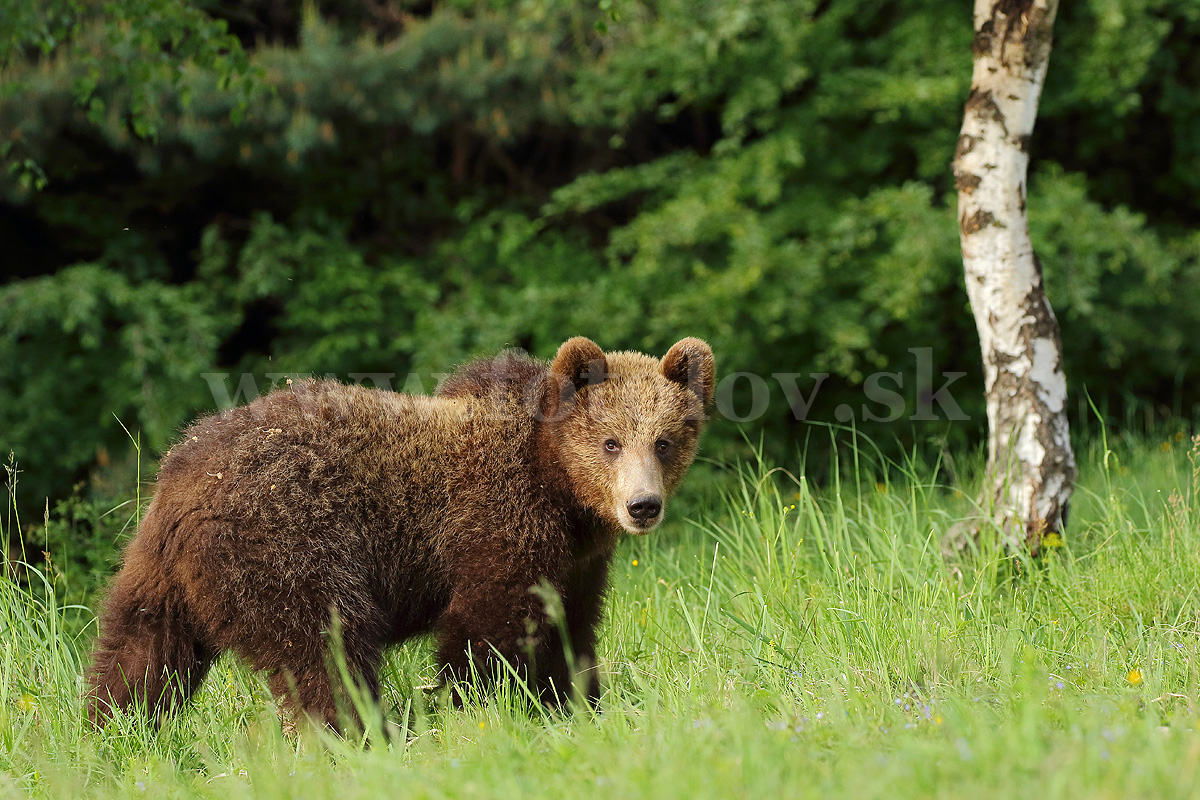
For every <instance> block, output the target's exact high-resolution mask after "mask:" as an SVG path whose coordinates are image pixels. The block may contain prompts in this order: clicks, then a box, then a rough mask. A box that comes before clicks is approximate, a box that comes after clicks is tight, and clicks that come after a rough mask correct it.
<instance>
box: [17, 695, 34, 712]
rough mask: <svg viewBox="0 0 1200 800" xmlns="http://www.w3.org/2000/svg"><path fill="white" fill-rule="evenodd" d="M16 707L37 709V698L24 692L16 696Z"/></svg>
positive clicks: (26, 709)
mask: <svg viewBox="0 0 1200 800" xmlns="http://www.w3.org/2000/svg"><path fill="white" fill-rule="evenodd" d="M17 708H19V709H20V710H22V711H37V698H36V697H34V696H33V695H31V694H30V693H29V692H25V693H24V694H22V695H21V696H20V697H18V698H17Z"/></svg>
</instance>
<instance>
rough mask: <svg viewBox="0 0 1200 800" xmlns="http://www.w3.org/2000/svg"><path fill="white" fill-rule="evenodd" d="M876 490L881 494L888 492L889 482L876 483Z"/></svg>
mask: <svg viewBox="0 0 1200 800" xmlns="http://www.w3.org/2000/svg"><path fill="white" fill-rule="evenodd" d="M875 491H876V492H878V493H879V494H887V484H886V483H883V482H882V481H880V482H879V483H876V484H875Z"/></svg>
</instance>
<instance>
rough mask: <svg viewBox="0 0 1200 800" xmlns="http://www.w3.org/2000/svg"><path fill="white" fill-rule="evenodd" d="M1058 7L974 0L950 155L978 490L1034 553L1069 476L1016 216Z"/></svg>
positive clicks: (1063, 505) (1061, 381)
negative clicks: (971, 328) (979, 363)
mask: <svg viewBox="0 0 1200 800" xmlns="http://www.w3.org/2000/svg"><path fill="white" fill-rule="evenodd" d="M1057 10H1058V0H976V2H975V41H974V44H973V45H972V50H973V52H974V54H975V70H974V74H973V75H972V78H971V93H970V95H969V96H968V97H967V103H966V109H965V111H964V114H963V126H962V133H961V134H960V135H959V137H958V147H957V150H956V152H955V158H954V179H955V184H956V186H957V187H958V220H959V229H960V233H961V241H962V252H963V265H964V268H965V272H966V283H967V294H968V296H969V297H970V300H971V309H972V311H973V312H974V315H975V324H976V327H977V328H978V329H979V341H980V345H981V347H982V350H983V364H984V378H985V386H986V391H987V414H988V431H989V432H988V478H987V481H988V486H987V489H985V495H986V496H985V497H984V498H983V499H984V503H985V505H986V507H989V508H991V509H993V510H994V522H995V523H996V525H997V527H998V528H999V531H1000V535H1001V539H1002V541H1003V542H1004V544H1005V545H1007V546H1008V547H1009V548H1013V549H1026V550H1029V551H1031V552H1034V553H1036V552H1037V551H1038V550H1039V549H1040V548H1041V547H1042V546H1043V545H1044V544H1045V545H1049V544H1051V543H1054V542H1057V541H1060V540H1059V539H1058V535H1059V534H1060V533H1061V531H1062V526H1063V524H1064V522H1065V521H1066V517H1067V508H1068V503H1069V501H1070V498H1071V492H1072V490H1073V488H1074V483H1075V456H1074V454H1073V453H1072V452H1071V441H1070V438H1069V436H1068V431H1067V415H1066V399H1067V382H1066V378H1065V376H1064V375H1063V361H1062V340H1061V337H1060V335H1059V329H1058V320H1056V319H1055V317H1054V312H1053V311H1051V310H1050V304H1049V302H1047V300H1046V295H1045V292H1044V291H1043V287H1042V267H1041V264H1040V263H1038V260H1037V256H1035V255H1034V253H1033V245H1032V243H1031V242H1030V239H1029V224H1028V220H1027V218H1026V216H1025V178H1026V172H1027V170H1028V167H1029V140H1030V135H1031V134H1032V133H1033V123H1034V120H1035V119H1036V118H1037V107H1038V99H1039V97H1040V96H1041V93H1042V82H1043V81H1044V80H1045V77H1046V67H1047V65H1048V63H1049V60H1050V44H1051V29H1052V27H1053V25H1054V16H1055V13H1056V12H1057ZM972 536H974V537H978V536H979V528H978V526H976V527H975V528H974V529H973V530H972V529H969V528H967V527H965V526H959V527H958V529H957V530H954V531H952V532H951V534H950V536H949V537H948V540H947V545H948V546H949V548H948V549H958V548H961V547H962V546H963V545H965V544H966V542H967V541H968V540H969V539H970V538H971V537H972ZM1048 536H1049V537H1050V538H1049V539H1047V537H1048Z"/></svg>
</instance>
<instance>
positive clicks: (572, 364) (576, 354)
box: [550, 336, 608, 392]
mask: <svg viewBox="0 0 1200 800" xmlns="http://www.w3.org/2000/svg"><path fill="white" fill-rule="evenodd" d="M607 373H608V361H607V359H605V358H604V351H603V350H601V349H600V346H599V345H597V344H596V343H595V342H593V341H592V340H591V339H589V338H587V337H586V336H576V337H574V338H573V339H567V340H566V341H565V342H563V343H562V346H561V347H559V348H558V353H557V354H556V355H555V356H554V361H553V362H551V364H550V374H551V375H553V376H555V377H557V378H560V379H563V380H565V381H566V382H567V383H568V384H569V385H570V386H571V387H572V389H573V390H574V391H576V392H577V391H579V390H580V389H582V388H583V387H585V386H588V385H590V384H597V383H601V382H603V380H604V379H605V377H606V376H607Z"/></svg>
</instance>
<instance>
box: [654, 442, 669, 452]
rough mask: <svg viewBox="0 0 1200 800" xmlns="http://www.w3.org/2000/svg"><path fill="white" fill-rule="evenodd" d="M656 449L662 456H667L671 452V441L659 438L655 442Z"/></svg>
mask: <svg viewBox="0 0 1200 800" xmlns="http://www.w3.org/2000/svg"><path fill="white" fill-rule="evenodd" d="M654 451H655V452H656V453H658V454H659V455H660V456H665V455H666V454H667V453H669V452H670V451H671V443H670V442H668V441H667V440H666V439H659V440H658V441H657V442H655V443H654Z"/></svg>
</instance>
